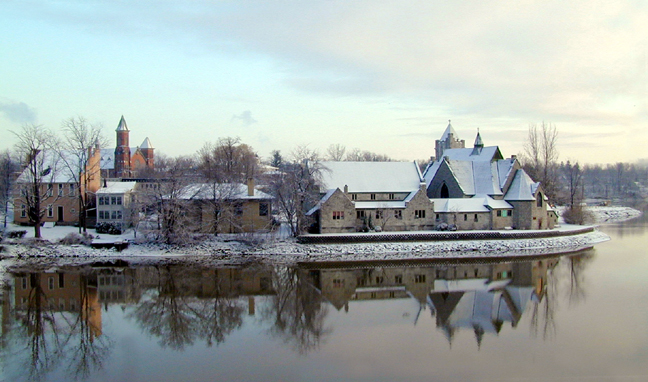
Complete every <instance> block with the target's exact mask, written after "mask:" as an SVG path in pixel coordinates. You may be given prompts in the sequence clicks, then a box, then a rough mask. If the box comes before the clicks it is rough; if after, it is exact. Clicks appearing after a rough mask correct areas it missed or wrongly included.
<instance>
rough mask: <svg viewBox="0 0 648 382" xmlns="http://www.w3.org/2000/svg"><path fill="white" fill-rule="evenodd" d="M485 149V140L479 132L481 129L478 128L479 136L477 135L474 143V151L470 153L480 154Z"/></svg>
mask: <svg viewBox="0 0 648 382" xmlns="http://www.w3.org/2000/svg"><path fill="white" fill-rule="evenodd" d="M483 149H484V141H482V138H481V135H480V134H479V130H477V137H475V144H474V145H473V151H472V152H471V153H470V155H479V154H481V152H482V150H483Z"/></svg>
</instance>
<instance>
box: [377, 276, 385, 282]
mask: <svg viewBox="0 0 648 382" xmlns="http://www.w3.org/2000/svg"><path fill="white" fill-rule="evenodd" d="M383 282H385V278H384V277H382V276H376V284H382V283H383Z"/></svg>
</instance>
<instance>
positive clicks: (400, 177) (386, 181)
mask: <svg viewBox="0 0 648 382" xmlns="http://www.w3.org/2000/svg"><path fill="white" fill-rule="evenodd" d="M320 164H321V165H322V166H323V169H322V184H323V186H324V187H323V190H329V189H331V188H339V189H340V190H344V186H348V190H349V192H350V193H360V192H363V193H365V192H373V193H379V192H381V193H385V192H387V193H396V192H411V191H415V190H418V189H419V186H420V183H421V174H420V171H419V169H418V165H417V164H416V162H320Z"/></svg>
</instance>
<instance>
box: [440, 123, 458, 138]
mask: <svg viewBox="0 0 648 382" xmlns="http://www.w3.org/2000/svg"><path fill="white" fill-rule="evenodd" d="M450 134H452V135H453V136H454V138H455V139H459V136H458V135H457V132H456V131H455V129H454V128H453V127H452V124H451V123H450V120H448V127H446V129H445V131H444V132H443V135H441V139H440V140H442V141H445V140H447V139H448V137H449V136H450Z"/></svg>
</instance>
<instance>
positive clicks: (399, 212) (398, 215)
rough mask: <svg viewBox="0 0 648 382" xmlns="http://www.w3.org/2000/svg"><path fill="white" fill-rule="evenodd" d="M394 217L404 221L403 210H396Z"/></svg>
mask: <svg viewBox="0 0 648 382" xmlns="http://www.w3.org/2000/svg"><path fill="white" fill-rule="evenodd" d="M394 217H395V218H396V219H402V218H403V210H396V211H394Z"/></svg>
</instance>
